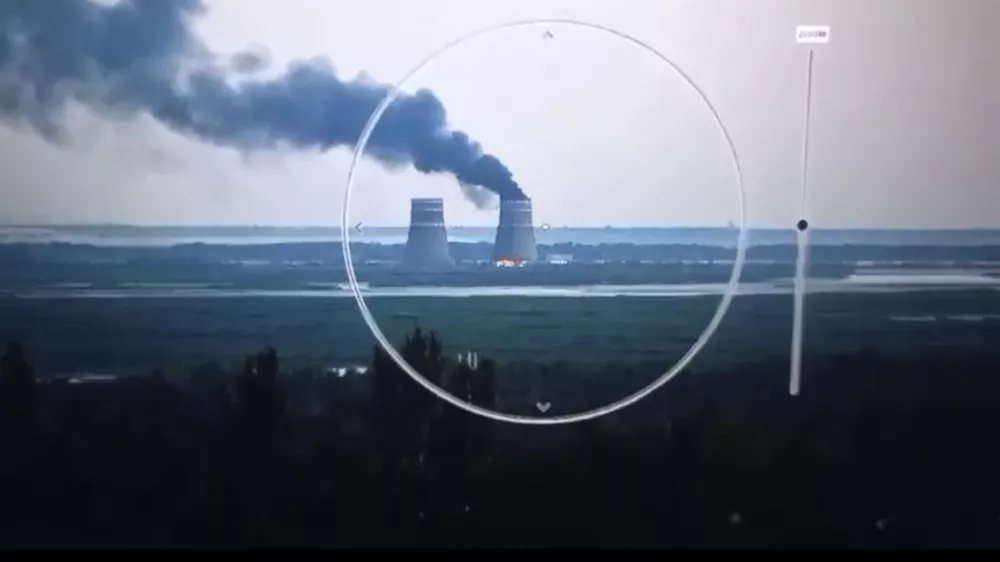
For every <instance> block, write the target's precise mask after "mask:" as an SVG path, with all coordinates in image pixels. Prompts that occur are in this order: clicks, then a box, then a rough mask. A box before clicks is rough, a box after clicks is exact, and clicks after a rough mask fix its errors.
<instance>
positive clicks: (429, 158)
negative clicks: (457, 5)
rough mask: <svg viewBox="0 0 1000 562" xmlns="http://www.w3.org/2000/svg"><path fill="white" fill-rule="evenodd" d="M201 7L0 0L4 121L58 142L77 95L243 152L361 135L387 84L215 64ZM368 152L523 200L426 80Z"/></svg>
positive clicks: (163, 2) (141, 1)
mask: <svg viewBox="0 0 1000 562" xmlns="http://www.w3.org/2000/svg"><path fill="white" fill-rule="evenodd" d="M276 9H277V8H276ZM203 11H204V7H203V5H202V3H201V0H121V1H119V2H117V3H113V4H107V3H105V4H98V3H95V2H94V1H92V0H2V1H0V120H3V121H6V122H7V123H8V124H15V125H25V124H27V125H29V126H31V127H32V128H33V129H34V130H35V131H36V132H38V133H39V134H41V135H42V136H44V137H45V138H46V139H48V140H49V141H52V142H63V141H65V140H66V136H65V131H64V130H63V127H62V126H61V120H62V118H63V116H64V113H65V110H66V108H67V105H68V104H70V102H75V103H80V104H83V105H86V106H87V107H89V108H91V109H92V110H94V111H96V112H98V113H100V114H101V115H104V116H107V117H117V118H130V117H134V116H136V115H140V114H148V115H150V116H152V117H153V118H155V119H156V120H158V121H159V122H161V123H162V124H164V125H165V126H167V127H169V128H171V129H173V130H175V131H178V132H180V133H183V134H185V135H188V136H192V137H195V138H198V139H201V140H202V141H206V142H211V143H213V144H216V145H221V146H227V147H232V148H236V149H239V150H244V151H252V150H267V149H274V148H277V147H279V146H289V145H290V146H293V147H295V148H298V149H314V150H327V149H329V148H334V147H343V146H353V145H354V144H355V143H356V142H357V140H358V137H359V136H360V134H361V130H362V128H363V127H364V125H365V123H366V122H367V120H368V117H369V116H370V115H371V113H372V111H374V110H375V107H376V106H377V105H378V103H379V102H380V101H381V100H382V99H383V98H384V96H385V95H386V92H387V90H388V88H389V86H387V85H385V84H380V83H377V82H374V81H372V80H370V79H368V78H366V77H359V78H356V79H353V80H350V81H345V80H341V79H340V78H339V77H338V76H337V75H336V73H335V71H334V69H333V66H332V65H331V64H330V62H329V61H326V60H324V59H320V58H317V59H311V60H307V61H299V62H296V63H294V64H292V65H290V66H289V67H288V69H286V71H285V72H284V73H283V74H282V75H281V76H279V77H278V78H273V79H262V78H254V77H253V76H251V74H252V71H254V70H256V69H257V68H258V66H259V65H261V64H265V63H266V58H264V57H263V55H262V53H260V52H253V53H249V52H248V53H245V54H241V55H238V56H237V57H236V58H235V59H233V60H231V61H229V62H226V63H222V64H220V63H219V62H218V60H219V58H218V57H215V56H214V55H213V54H212V53H211V52H209V51H208V49H207V48H206V47H205V46H204V45H203V44H202V43H201V42H200V41H199V40H198V39H197V38H196V37H195V36H194V35H193V33H192V32H191V28H190V23H191V20H192V18H194V17H196V16H197V15H198V14H200V13H202V12H203ZM234 66H235V67H236V68H234ZM234 75H239V76H240V80H238V81H235V80H233V79H232V78H233V76H234ZM367 153H368V155H369V156H371V157H373V158H375V159H376V160H378V161H380V162H381V163H382V164H384V165H386V166H388V167H395V166H401V165H412V166H413V167H414V168H416V169H417V170H418V171H420V172H423V173H447V174H451V175H452V176H454V177H455V178H456V179H457V180H458V182H459V184H460V185H463V186H464V187H463V193H465V194H466V195H467V196H468V195H470V194H478V195H477V196H476V197H470V199H472V200H473V201H474V202H475V203H476V204H477V205H483V204H485V203H486V202H487V199H488V198H486V197H483V196H482V195H483V194H482V193H480V191H481V190H477V189H476V187H477V186H478V187H480V188H484V189H486V190H488V191H490V192H492V193H495V194H496V195H498V196H499V197H500V198H501V199H523V198H525V195H524V193H523V192H522V191H521V189H520V188H519V187H518V185H517V183H516V182H515V181H514V180H513V178H512V175H511V173H510V170H508V169H507V167H506V166H505V165H504V164H503V163H502V162H500V160H498V159H497V158H496V157H494V156H491V155H489V154H484V153H483V151H482V148H481V147H480V145H479V143H477V142H475V141H473V140H472V139H470V138H469V136H468V135H467V134H465V133H463V132H461V131H453V130H450V129H449V128H448V126H447V119H446V112H445V109H444V107H443V105H442V104H441V101H440V100H438V98H437V97H435V95H434V94H433V93H432V92H430V91H429V90H419V91H417V92H416V93H413V94H405V95H403V96H400V97H399V98H397V100H396V102H395V103H393V104H392V105H391V106H390V107H389V108H388V110H387V111H386V112H385V114H384V116H383V118H382V120H381V121H380V122H379V125H378V127H376V129H375V131H374V134H373V135H372V137H371V140H370V142H369V144H368V150H367ZM469 186H471V187H469Z"/></svg>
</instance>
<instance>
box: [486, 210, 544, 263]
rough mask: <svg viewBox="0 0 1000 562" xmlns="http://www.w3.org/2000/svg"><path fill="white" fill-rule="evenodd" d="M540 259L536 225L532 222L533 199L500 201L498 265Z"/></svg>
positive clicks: (494, 253)
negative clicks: (536, 243)
mask: <svg viewBox="0 0 1000 562" xmlns="http://www.w3.org/2000/svg"><path fill="white" fill-rule="evenodd" d="M537 259H538V249H537V248H536V247H535V227H534V226H533V225H532V222H531V199H510V200H507V199H504V200H501V201H500V224H499V225H497V238H496V243H494V245H493V260H494V262H495V263H496V264H497V265H523V264H525V263H528V262H533V261H536V260H537Z"/></svg>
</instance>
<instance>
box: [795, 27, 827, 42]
mask: <svg viewBox="0 0 1000 562" xmlns="http://www.w3.org/2000/svg"><path fill="white" fill-rule="evenodd" d="M795 42H796V43H800V44H801V43H810V44H816V43H829V42H830V26H829V25H800V26H797V27H796V28H795Z"/></svg>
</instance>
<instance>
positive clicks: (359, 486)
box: [0, 332, 1000, 548]
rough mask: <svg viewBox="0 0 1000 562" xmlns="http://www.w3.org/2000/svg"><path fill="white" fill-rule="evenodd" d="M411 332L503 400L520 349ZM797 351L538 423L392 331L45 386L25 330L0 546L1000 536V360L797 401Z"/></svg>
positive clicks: (841, 367)
mask: <svg viewBox="0 0 1000 562" xmlns="http://www.w3.org/2000/svg"><path fill="white" fill-rule="evenodd" d="M400 348H401V350H402V353H403V354H404V356H405V357H407V359H408V361H410V362H411V363H412V364H413V365H414V366H415V367H416V368H418V369H419V370H421V372H423V373H424V374H425V375H426V376H427V377H429V378H431V379H432V380H434V381H436V382H437V383H439V384H441V385H442V386H445V387H446V388H448V389H449V390H450V391H451V392H452V393H453V394H455V395H456V396H460V397H462V398H463V399H465V400H469V401H471V402H473V403H476V404H479V405H482V406H484V407H493V405H494V402H495V390H494V389H495V385H496V381H497V379H498V378H499V377H503V376H504V372H505V367H504V365H499V364H496V363H494V362H492V361H489V360H487V359H485V358H483V359H481V360H480V362H479V363H478V365H477V369H475V370H471V369H469V368H468V366H467V365H464V364H456V362H455V361H452V360H450V359H449V358H450V357H451V354H450V353H449V352H448V350H447V348H446V347H445V344H444V341H443V340H442V339H441V338H438V337H437V336H433V335H429V334H426V333H419V332H415V333H413V334H411V335H410V336H409V337H408V338H407V340H406V342H405V343H404V345H402V346H400ZM787 367H788V364H787V357H781V358H776V359H775V360H773V361H761V362H758V363H754V364H747V365H743V366H741V367H740V368H738V369H733V370H729V371H703V372H698V373H687V374H685V375H683V376H681V377H680V378H678V379H677V380H676V381H675V382H673V383H671V384H670V385H668V387H666V388H665V389H663V390H661V391H660V392H658V393H656V394H654V395H653V396H651V397H649V398H648V399H647V400H646V401H644V402H643V403H642V404H641V405H640V406H637V407H636V408H633V409H630V410H626V411H625V412H623V413H621V414H619V415H614V416H610V417H605V418H601V419H599V420H597V421H593V422H587V423H581V424H576V425H571V426H564V427H557V428H538V427H535V428H530V427H528V428H525V427H518V426H511V425H503V424H497V423H494V422H491V421H488V420H485V419H482V418H478V417H473V416H471V415H467V414H466V413H464V412H463V411H461V410H458V409H457V408H453V407H451V406H448V405H446V404H444V403H442V402H441V401H440V400H437V399H436V398H434V397H433V396H432V395H430V394H429V393H428V392H426V391H425V390H423V389H422V388H420V387H418V386H417V385H416V384H415V383H413V381H411V380H410V379H409V378H407V377H406V376H405V375H403V374H402V373H401V372H400V371H399V369H398V368H397V367H396V366H395V364H394V363H392V362H391V361H390V360H388V358H387V357H386V356H385V355H384V353H382V352H381V351H380V350H378V349H376V350H374V352H373V359H372V370H371V373H370V374H369V375H368V376H365V377H363V378H356V379H355V378H351V377H345V378H343V379H341V378H336V377H320V378H294V379H293V378H289V377H287V376H284V375H282V374H281V373H282V369H281V367H280V360H279V356H278V354H277V353H276V352H275V351H274V350H265V351H263V352H261V353H259V354H255V355H251V356H249V357H247V358H246V361H245V362H244V364H243V366H242V367H241V368H239V369H236V370H235V371H234V372H219V373H215V374H208V373H198V374H194V375H192V376H191V377H190V378H186V379H176V380H175V379H167V378H165V377H163V376H161V375H155V374H154V375H152V376H147V377H136V378H129V379H122V380H120V381H118V382H112V383H103V384H96V383H95V384H83V385H73V384H67V383H62V384H53V383H48V384H40V383H37V382H36V381H35V378H34V370H33V367H32V362H31V359H30V356H29V355H28V354H27V353H26V352H25V350H23V349H21V348H20V347H19V346H17V345H12V346H10V347H9V348H8V350H7V352H6V354H5V355H4V357H3V359H2V361H0V452H2V454H3V459H4V460H3V462H2V463H0V522H2V525H0V545H3V546H14V545H37V546H50V547H52V546H67V545H91V546H94V545H100V546H382V547H390V546H453V547H460V546H504V547H514V548H517V547H532V546H576V547H629V546H633V547H637V546H652V547H655V546H659V547H683V546H701V547H715V548H720V547H738V546H750V547H791V546H812V547H994V548H995V547H997V546H1000V522H998V521H1000V520H998V516H1000V512H998V509H1000V508H998V505H1000V480H998V479H997V478H996V474H997V472H998V470H1000V441H998V440H997V439H996V432H997V431H998V430H1000V409H997V408H996V404H995V402H996V396H997V394H998V391H1000V381H998V379H997V377H996V375H997V373H998V372H1000V354H997V353H996V351H995V350H994V349H992V348H985V347H978V348H975V347H973V348H968V347H967V348H962V349H954V350H949V349H947V348H935V347H922V348H915V349H913V350H912V352H909V353H904V354H893V355H887V354H883V353H877V352H863V353H856V354H850V355H839V356H830V355H827V356H816V357H811V358H810V360H809V362H808V372H809V376H808V380H807V383H806V386H805V388H804V394H803V395H802V396H800V397H790V396H788V393H787V376H788V373H787ZM571 368H572V367H570V366H563V367H560V366H556V365H552V366H547V367H546V369H548V373H558V374H559V376H570V375H571V374H572V373H571V372H569V371H567V372H561V373H560V371H561V370H565V369H571ZM621 368H622V369H624V370H626V371H627V369H628V367H627V366H622V367H621ZM357 385H362V386H364V392H363V393H361V394H359V395H358V396H357V398H356V399H354V400H352V401H347V402H345V401H344V400H342V399H338V396H342V395H343V393H344V392H347V391H348V389H349V388H351V387H352V386H357ZM355 390H358V389H355ZM304 396H308V397H311V399H310V400H302V397H304ZM542 442H544V446H538V445H539V444H540V443H542Z"/></svg>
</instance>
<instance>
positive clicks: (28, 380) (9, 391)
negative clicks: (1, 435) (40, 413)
mask: <svg viewBox="0 0 1000 562" xmlns="http://www.w3.org/2000/svg"><path fill="white" fill-rule="evenodd" d="M36 400H37V397H36V394H35V369H34V367H33V366H32V365H31V364H29V363H28V360H27V358H26V357H25V354H24V349H23V348H22V347H21V345H20V344H19V343H16V342H15V343H10V344H8V345H7V350H6V352H5V353H4V355H3V357H2V358H0V416H3V417H2V419H0V423H2V424H3V427H4V429H5V430H7V431H10V432H13V433H15V434H29V433H31V432H32V431H33V430H34V427H35V423H36V421H37V419H36V413H37V412H36V408H37V401H36Z"/></svg>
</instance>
